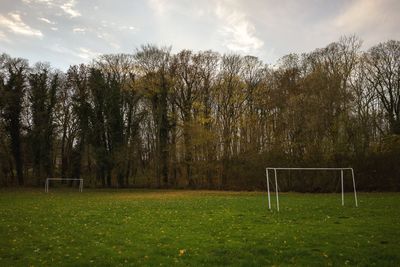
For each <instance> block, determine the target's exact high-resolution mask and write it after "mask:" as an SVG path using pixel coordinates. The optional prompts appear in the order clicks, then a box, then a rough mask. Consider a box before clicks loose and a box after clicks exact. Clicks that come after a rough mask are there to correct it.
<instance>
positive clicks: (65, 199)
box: [0, 189, 400, 266]
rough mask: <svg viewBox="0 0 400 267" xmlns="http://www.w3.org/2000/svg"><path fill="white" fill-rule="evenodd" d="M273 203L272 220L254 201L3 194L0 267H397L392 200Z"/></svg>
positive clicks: (293, 197) (178, 195)
mask: <svg viewBox="0 0 400 267" xmlns="http://www.w3.org/2000/svg"><path fill="white" fill-rule="evenodd" d="M273 200H274V199H273ZM280 200H281V212H279V213H278V212H276V211H273V212H270V211H268V210H267V206H266V204H267V202H266V195H265V194H263V193H250V192H241V193H235V192H209V191H138V190H120V191H118V190H85V191H84V192H83V193H78V192H77V190H73V191H72V190H71V191H69V190H68V191H67V190H61V189H50V193H49V194H45V193H44V192H43V191H41V190H39V189H37V190H33V189H32V190H26V189H25V190H11V191H10V190H7V191H6V190H2V191H0V266H32V265H33V266H110V265H111V266H127V265H133V266H137V265H146V266H149V265H150V266H160V265H163V266H171V265H178V266H182V265H185V266H186V265H190V266H201V265H213V266H223V265H235V266H266V265H291V264H294V265H297V266H299V265H300V266H316V265H318V266H321V265H328V266H330V265H333V266H342V265H361V266H365V265H376V266H399V265H400V209H399V203H400V194H396V193H390V194H389V193H385V194H383V193H382V194H381V193H379V194H378V193H371V194H366V193H364V194H360V195H359V204H360V207H359V208H355V207H354V204H353V202H352V200H353V199H352V195H351V194H348V195H346V204H347V206H345V207H342V206H341V205H340V195H337V194H294V193H290V194H282V195H281V198H280ZM273 204H274V202H273Z"/></svg>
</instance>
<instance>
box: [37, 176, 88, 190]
mask: <svg viewBox="0 0 400 267" xmlns="http://www.w3.org/2000/svg"><path fill="white" fill-rule="evenodd" d="M50 181H79V192H82V191H83V179H79V178H47V179H46V183H45V184H44V191H45V192H46V193H48V192H49V182H50Z"/></svg>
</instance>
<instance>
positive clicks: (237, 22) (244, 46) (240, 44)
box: [215, 2, 264, 53]
mask: <svg viewBox="0 0 400 267" xmlns="http://www.w3.org/2000/svg"><path fill="white" fill-rule="evenodd" d="M215 14H216V15H217V17H218V18H219V19H220V21H221V22H222V25H221V26H220V32H221V33H222V35H223V36H224V38H225V40H224V45H225V46H226V47H227V48H228V49H229V50H232V51H236V52H242V53H249V52H251V51H255V50H258V49H260V48H261V47H263V45H264V42H263V41H262V40H261V39H259V38H258V37H257V36H256V29H255V27H254V25H253V24H252V23H251V22H250V21H248V19H247V18H246V15H245V14H244V13H243V12H240V11H238V10H236V9H235V8H232V7H229V5H228V3H226V2H223V3H222V2H218V4H217V7H216V10H215Z"/></svg>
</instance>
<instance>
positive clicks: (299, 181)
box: [0, 36, 400, 191]
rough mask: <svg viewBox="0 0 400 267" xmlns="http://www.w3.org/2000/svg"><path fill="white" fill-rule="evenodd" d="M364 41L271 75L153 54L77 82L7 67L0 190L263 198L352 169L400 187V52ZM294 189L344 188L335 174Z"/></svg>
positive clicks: (351, 39)
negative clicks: (51, 181)
mask: <svg viewBox="0 0 400 267" xmlns="http://www.w3.org/2000/svg"><path fill="white" fill-rule="evenodd" d="M361 43H362V42H361V41H360V39H358V38H357V37H355V36H348V37H342V38H341V39H340V40H339V41H337V42H334V43H331V44H329V45H328V46H326V47H324V48H320V49H316V50H314V51H312V52H309V53H303V54H289V55H286V56H284V57H282V58H281V59H280V60H279V61H278V62H277V63H276V64H275V65H273V66H268V65H266V64H264V63H263V62H262V61H261V60H260V59H258V58H257V57H254V56H240V55H237V54H223V55H221V54H219V53H217V52H213V51H201V52H193V51H191V50H182V51H180V52H178V53H175V54H174V53H172V52H171V48H168V47H157V46H154V45H144V46H142V47H141V48H139V49H136V51H135V52H134V53H133V54H108V55H101V56H99V57H97V58H96V59H94V60H93V62H91V63H90V64H80V65H74V66H70V67H69V69H68V70H67V71H66V72H62V71H60V70H57V69H54V68H52V67H51V66H50V64H48V63H36V64H35V65H33V66H30V65H29V64H28V61H27V60H25V59H22V58H13V57H10V56H9V55H7V54H2V55H1V56H0V184H1V186H11V185H17V184H18V185H24V184H27V185H42V184H43V183H44V180H45V178H47V177H75V178H84V179H85V184H86V185H90V186H96V187H160V188H161V187H168V188H171V187H173V188H180V187H188V188H218V189H261V188H264V186H265V179H264V175H265V167H267V166H280V167H285V166H287V167H289V166H296V167H307V166H313V167H315V166H320V167H326V166H353V167H354V168H355V170H356V174H357V181H358V186H359V188H361V189H363V190H399V189H400V167H399V166H400V42H399V41H394V40H391V41H387V42H384V43H380V44H378V45H376V46H373V47H372V48H370V49H368V50H367V51H362V50H361ZM304 176H305V175H302V174H301V173H300V174H295V173H288V174H286V175H283V177H282V181H281V185H280V187H281V190H296V191H325V190H335V189H337V186H338V184H336V182H332V181H333V180H334V179H328V178H329V177H330V176H329V175H328V174H318V175H311V176H310V175H307V176H310V177H309V178H308V179H306V178H304Z"/></svg>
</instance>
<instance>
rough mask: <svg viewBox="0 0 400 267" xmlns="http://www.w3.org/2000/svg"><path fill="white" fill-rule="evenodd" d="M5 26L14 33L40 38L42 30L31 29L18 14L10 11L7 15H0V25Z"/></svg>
mask: <svg viewBox="0 0 400 267" xmlns="http://www.w3.org/2000/svg"><path fill="white" fill-rule="evenodd" d="M1 26H2V27H3V28H6V29H7V30H8V31H10V32H13V33H15V34H21V35H26V36H34V37H39V38H41V37H42V36H43V34H42V32H41V31H39V30H36V29H33V28H32V27H30V26H29V25H27V24H26V23H24V22H23V21H22V19H21V16H20V14H18V13H15V12H11V13H8V14H7V16H3V15H0V27H1Z"/></svg>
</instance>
